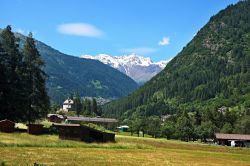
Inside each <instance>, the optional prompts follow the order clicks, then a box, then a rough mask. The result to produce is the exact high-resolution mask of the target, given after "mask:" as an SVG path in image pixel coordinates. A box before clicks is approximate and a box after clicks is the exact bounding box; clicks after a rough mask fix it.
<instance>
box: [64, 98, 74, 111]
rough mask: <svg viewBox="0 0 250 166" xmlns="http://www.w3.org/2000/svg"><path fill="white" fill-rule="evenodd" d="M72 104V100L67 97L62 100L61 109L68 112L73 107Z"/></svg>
mask: <svg viewBox="0 0 250 166" xmlns="http://www.w3.org/2000/svg"><path fill="white" fill-rule="evenodd" d="M73 105H74V101H73V100H72V99H70V98H68V99H67V100H65V101H64V102H63V111H66V112H68V111H69V110H70V109H71V108H73Z"/></svg>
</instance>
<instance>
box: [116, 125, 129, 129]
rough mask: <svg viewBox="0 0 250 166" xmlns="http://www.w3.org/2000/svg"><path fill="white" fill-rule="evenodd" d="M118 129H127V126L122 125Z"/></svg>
mask: <svg viewBox="0 0 250 166" xmlns="http://www.w3.org/2000/svg"><path fill="white" fill-rule="evenodd" d="M117 128H118V129H121V128H127V129H128V128H129V126H127V125H123V126H119V127H117Z"/></svg>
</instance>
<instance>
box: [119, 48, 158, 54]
mask: <svg viewBox="0 0 250 166" xmlns="http://www.w3.org/2000/svg"><path fill="white" fill-rule="evenodd" d="M120 51H121V52H123V53H136V54H140V55H146V54H150V53H153V52H156V51H157V49H155V48H149V47H137V48H124V49H121V50H120Z"/></svg>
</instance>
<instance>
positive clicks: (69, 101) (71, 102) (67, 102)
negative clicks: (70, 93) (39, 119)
mask: <svg viewBox="0 0 250 166" xmlns="http://www.w3.org/2000/svg"><path fill="white" fill-rule="evenodd" d="M63 104H74V101H73V100H71V99H67V100H65V101H64V102H63Z"/></svg>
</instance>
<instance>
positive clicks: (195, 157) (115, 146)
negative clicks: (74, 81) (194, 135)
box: [0, 133, 250, 166]
mask: <svg viewBox="0 0 250 166" xmlns="http://www.w3.org/2000/svg"><path fill="white" fill-rule="evenodd" d="M116 140H117V142H116V143H105V144H98V143H91V144H90V143H82V142H75V141H67V140H59V139H58V136H56V135H42V136H33V135H28V134H26V133H14V134H6V133H0V165H1V162H4V163H5V164H6V165H33V164H34V163H38V164H44V165H91V166H92V165H136V166H139V165H157V166H158V165H173V166H174V165H190V166H193V165H194V166H195V165H211V166H212V165H224V166H227V165H232V166H235V165H237V166H243V165H250V149H244V148H243V149H241V148H230V147H221V146H215V145H205V144H200V143H192V142H191V143H186V142H181V141H173V140H165V139H153V138H137V137H130V136H119V135H118V136H117V137H116Z"/></svg>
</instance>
